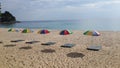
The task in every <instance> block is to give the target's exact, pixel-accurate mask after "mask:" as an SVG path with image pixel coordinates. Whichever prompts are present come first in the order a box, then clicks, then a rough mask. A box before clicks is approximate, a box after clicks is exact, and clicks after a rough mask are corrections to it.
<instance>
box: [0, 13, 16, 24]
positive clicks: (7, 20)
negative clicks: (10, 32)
mask: <svg viewBox="0 0 120 68" xmlns="http://www.w3.org/2000/svg"><path fill="white" fill-rule="evenodd" d="M0 21H1V22H0V23H1V24H13V23H16V18H15V17H14V16H13V15H12V14H11V13H10V12H8V11H5V13H2V14H1V20H0Z"/></svg>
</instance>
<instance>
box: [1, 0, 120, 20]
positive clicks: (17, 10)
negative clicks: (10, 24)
mask: <svg viewBox="0 0 120 68" xmlns="http://www.w3.org/2000/svg"><path fill="white" fill-rule="evenodd" d="M0 2H1V3H2V12H4V11H10V12H11V13H12V14H13V15H14V16H15V17H16V18H17V20H20V21H26V20H27V21H28V20H71V19H72V20H75V19H78V20H79V19H82V18H85V19H87V18H120V0H0Z"/></svg>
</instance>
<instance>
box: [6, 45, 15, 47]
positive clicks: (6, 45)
mask: <svg viewBox="0 0 120 68" xmlns="http://www.w3.org/2000/svg"><path fill="white" fill-rule="evenodd" d="M14 46H16V45H15V44H8V45H4V47H14Z"/></svg>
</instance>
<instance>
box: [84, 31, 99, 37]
mask: <svg viewBox="0 0 120 68" xmlns="http://www.w3.org/2000/svg"><path fill="white" fill-rule="evenodd" d="M83 34H84V35H89V36H100V33H99V32H97V31H89V30H88V31H86V32H84V33H83Z"/></svg>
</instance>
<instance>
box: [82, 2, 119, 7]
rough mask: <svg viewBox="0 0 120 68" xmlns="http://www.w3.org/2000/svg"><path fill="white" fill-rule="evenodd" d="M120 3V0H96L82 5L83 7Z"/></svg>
mask: <svg viewBox="0 0 120 68" xmlns="http://www.w3.org/2000/svg"><path fill="white" fill-rule="evenodd" d="M115 4H120V1H118V0H112V1H102V2H95V3H88V4H83V5H81V6H82V7H89V8H100V7H103V6H106V5H115Z"/></svg>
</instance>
